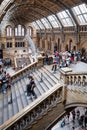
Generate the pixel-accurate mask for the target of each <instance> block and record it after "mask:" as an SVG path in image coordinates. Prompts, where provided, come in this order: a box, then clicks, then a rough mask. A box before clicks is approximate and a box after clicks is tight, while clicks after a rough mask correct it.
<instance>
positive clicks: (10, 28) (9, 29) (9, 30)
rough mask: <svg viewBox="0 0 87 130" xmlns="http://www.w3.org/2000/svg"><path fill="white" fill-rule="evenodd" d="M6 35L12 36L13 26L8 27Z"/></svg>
mask: <svg viewBox="0 0 87 130" xmlns="http://www.w3.org/2000/svg"><path fill="white" fill-rule="evenodd" d="M6 36H8V37H11V36H12V27H11V26H8V27H7V28H6Z"/></svg>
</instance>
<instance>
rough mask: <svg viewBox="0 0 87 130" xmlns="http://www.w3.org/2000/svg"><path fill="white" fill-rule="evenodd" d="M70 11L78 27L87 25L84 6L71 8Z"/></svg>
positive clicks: (86, 13) (86, 9)
mask: <svg viewBox="0 0 87 130" xmlns="http://www.w3.org/2000/svg"><path fill="white" fill-rule="evenodd" d="M72 10H73V12H74V15H75V16H76V18H77V20H78V22H79V24H80V25H84V24H87V8H86V4H81V5H79V6H76V7H73V8H72Z"/></svg>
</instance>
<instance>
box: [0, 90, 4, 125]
mask: <svg viewBox="0 0 87 130" xmlns="http://www.w3.org/2000/svg"><path fill="white" fill-rule="evenodd" d="M3 98H4V95H3V93H2V92H1V93H0V125H1V124H2V123H3Z"/></svg>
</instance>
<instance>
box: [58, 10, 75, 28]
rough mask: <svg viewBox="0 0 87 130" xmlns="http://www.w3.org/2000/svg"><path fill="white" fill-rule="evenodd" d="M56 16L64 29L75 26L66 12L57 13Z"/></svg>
mask: <svg viewBox="0 0 87 130" xmlns="http://www.w3.org/2000/svg"><path fill="white" fill-rule="evenodd" d="M57 16H58V17H59V19H60V21H61V22H62V24H63V26H64V27H66V26H74V25H75V22H74V20H73V18H72V16H71V15H70V13H69V11H68V10H64V11H62V12H59V13H57Z"/></svg>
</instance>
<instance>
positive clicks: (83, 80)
mask: <svg viewBox="0 0 87 130" xmlns="http://www.w3.org/2000/svg"><path fill="white" fill-rule="evenodd" d="M39 59H40V57H39ZM43 64H44V58H41V59H40V60H39V61H38V62H34V63H32V64H31V65H29V66H27V67H25V68H23V69H21V70H20V71H18V72H16V73H15V74H14V75H13V76H12V82H13V83H15V82H16V81H18V80H19V79H21V78H22V77H23V76H26V75H28V74H30V73H32V71H35V69H38V67H42V66H43ZM60 82H61V84H56V85H55V86H54V87H53V88H52V89H50V90H48V91H47V92H46V93H44V94H43V95H41V96H40V97H39V98H37V99H36V100H35V101H34V102H32V103H31V104H30V105H29V106H27V107H25V108H24V109H23V110H21V111H20V112H19V113H17V114H16V115H14V116H13V117H12V118H11V119H9V120H7V121H6V122H5V123H4V124H2V125H1V126H0V130H11V129H13V130H28V129H31V130H34V128H35V127H37V128H41V129H42V127H43V129H42V130H44V129H47V130H48V129H49V127H50V126H49V124H51V126H52V123H53V124H55V122H56V120H55V121H54V122H52V120H51V121H50V122H48V123H47V124H46V123H45V120H46V118H45V120H44V121H42V119H44V116H45V115H46V117H47V114H48V113H49V112H50V111H53V110H55V113H56V116H55V118H56V117H58V118H57V120H58V119H59V118H61V117H60V116H59V115H61V116H62V114H64V113H65V112H66V111H67V109H68V108H70V107H75V106H79V105H81V104H82V105H84V106H87V105H86V102H87V101H86V99H87V98H86V99H85V96H86V95H87V93H86V92H85V91H83V87H86V85H87V73H86V72H78V73H77V72H76V73H75V72H68V73H66V72H63V71H61V70H60ZM76 86H77V87H78V88H77V87H76ZM79 87H80V88H82V89H79ZM84 93H85V94H84ZM76 96H77V97H78V98H75V97H76ZM82 96H83V97H82ZM80 97H81V98H82V100H81V98H80ZM77 99H78V100H77ZM84 99H85V100H84ZM59 104H61V106H62V107H61V108H62V109H61V108H60V105H59ZM56 107H58V108H59V109H61V112H60V113H58V112H57V110H56V109H54V108H56ZM65 110H66V111H65ZM57 113H58V114H59V115H57ZM50 114H52V113H50ZM52 117H54V116H52ZM48 119H49V118H47V120H48ZM47 120H46V121H47ZM38 122H39V123H38ZM40 123H42V124H43V126H42V127H41V126H40ZM38 124H39V125H38ZM47 126H48V127H47ZM35 130H36V129H35ZM37 130H38V129H37Z"/></svg>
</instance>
